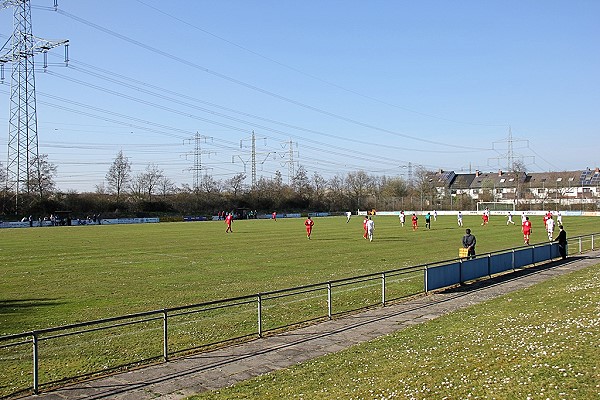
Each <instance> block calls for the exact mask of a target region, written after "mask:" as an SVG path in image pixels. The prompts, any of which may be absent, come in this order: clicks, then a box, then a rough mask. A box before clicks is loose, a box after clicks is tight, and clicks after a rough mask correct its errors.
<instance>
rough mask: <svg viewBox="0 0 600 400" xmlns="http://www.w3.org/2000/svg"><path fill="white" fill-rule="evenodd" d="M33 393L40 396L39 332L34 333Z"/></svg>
mask: <svg viewBox="0 0 600 400" xmlns="http://www.w3.org/2000/svg"><path fill="white" fill-rule="evenodd" d="M32 342H33V393H34V394H38V393H39V390H38V385H39V374H38V373H39V371H38V367H39V359H38V343H39V342H38V334H37V332H35V331H34V332H33V340H32Z"/></svg>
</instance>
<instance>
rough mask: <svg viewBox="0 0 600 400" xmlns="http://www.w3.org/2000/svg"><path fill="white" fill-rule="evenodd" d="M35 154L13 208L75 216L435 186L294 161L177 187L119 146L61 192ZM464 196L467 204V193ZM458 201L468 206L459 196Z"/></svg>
mask: <svg viewBox="0 0 600 400" xmlns="http://www.w3.org/2000/svg"><path fill="white" fill-rule="evenodd" d="M41 159H42V160H43V163H42V164H43V168H44V174H43V175H44V177H45V178H44V179H45V184H44V190H43V191H41V192H39V193H37V192H35V191H32V192H31V194H30V195H21V200H22V201H21V205H22V209H21V210H19V214H22V215H29V214H35V215H46V214H50V213H52V212H54V211H57V210H69V211H72V212H73V213H74V216H81V215H86V214H96V213H102V215H103V216H105V217H108V216H125V215H141V214H144V215H148V214H151V213H162V214H173V215H183V214H193V215H212V214H214V213H216V212H218V211H220V210H231V209H235V208H248V209H252V210H258V211H262V212H272V211H273V210H278V211H280V212H292V211H296V212H297V211H347V210H355V209H373V208H375V209H378V208H379V209H421V208H424V207H431V206H434V204H435V203H436V201H437V197H436V195H435V193H436V192H435V189H434V188H433V186H432V185H431V184H430V182H428V180H427V179H426V178H425V177H426V171H418V172H417V173H416V174H415V176H416V179H415V182H414V184H413V185H409V184H408V182H406V181H405V180H404V179H402V178H400V177H387V176H375V175H370V174H368V173H366V172H365V171H355V172H350V173H347V174H346V175H336V176H334V177H332V178H330V179H326V178H325V177H323V176H322V175H320V174H319V173H314V174H313V175H312V176H309V174H308V172H307V171H306V169H305V168H304V167H302V166H299V168H297V171H296V173H295V175H294V176H293V177H291V179H290V181H289V183H285V182H284V181H283V178H282V174H281V173H280V172H279V171H277V172H276V174H275V177H274V178H260V179H258V181H257V182H256V185H255V186H253V187H250V186H248V185H246V184H245V181H246V175H245V174H243V173H239V174H236V175H234V176H233V177H231V178H229V179H226V180H223V181H220V180H215V179H214V178H213V177H212V176H210V175H205V176H204V177H203V178H202V179H201V182H200V183H199V185H198V187H197V188H192V187H190V186H189V185H183V186H179V187H178V186H177V185H176V184H175V183H174V182H173V181H171V180H170V179H169V178H168V177H166V176H165V175H164V172H163V170H161V169H160V168H159V167H158V166H156V165H154V164H150V165H148V166H147V167H146V169H145V170H144V171H143V172H141V173H139V174H137V175H134V174H132V168H131V167H132V166H131V162H130V161H129V159H128V158H127V157H126V156H125V155H124V154H123V152H119V153H118V154H117V156H116V157H115V159H114V161H113V163H112V164H111V166H110V168H109V170H108V171H107V173H106V177H105V181H104V182H103V183H102V184H100V185H97V186H96V191H95V192H94V193H76V192H67V193H63V192H60V191H59V190H57V189H56V187H55V185H54V180H53V177H54V175H55V173H56V167H55V166H54V165H52V164H51V163H49V162H48V161H47V158H46V156H42V158H41ZM0 178H2V177H0ZM27 196H28V197H27ZM10 198H11V194H10V193H7V192H6V191H5V193H4V196H3V201H4V204H3V210H4V213H5V215H11V214H14V213H15V212H14V211H15V210H14V206H13V205H12V203H11V200H10ZM24 199H27V201H23V200H24ZM468 203H469V207H470V206H471V200H470V199H468ZM457 206H458V204H457ZM461 207H463V208H465V209H466V208H469V207H467V205H466V204H464V205H462V204H461ZM438 208H441V207H438Z"/></svg>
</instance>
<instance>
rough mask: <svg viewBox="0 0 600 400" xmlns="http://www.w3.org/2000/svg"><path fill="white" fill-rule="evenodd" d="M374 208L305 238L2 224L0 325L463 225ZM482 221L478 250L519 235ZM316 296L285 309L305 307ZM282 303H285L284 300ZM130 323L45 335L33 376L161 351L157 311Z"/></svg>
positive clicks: (27, 355)
mask: <svg viewBox="0 0 600 400" xmlns="http://www.w3.org/2000/svg"><path fill="white" fill-rule="evenodd" d="M374 219H375V239H374V241H373V242H368V241H366V240H364V239H363V238H362V218H357V217H353V219H352V220H351V221H350V223H346V219H345V218H344V217H327V218H315V227H314V230H313V238H312V240H307V238H306V236H305V230H304V225H303V222H304V220H303V219H279V220H278V221H276V222H275V221H271V220H252V221H235V222H234V224H233V230H234V233H233V234H226V233H225V224H224V223H223V222H191V223H164V224H146V225H118V226H107V225H102V226H82V227H45V228H21V229H3V230H0V249H1V250H2V254H3V259H2V266H1V268H0V277H1V279H0V335H6V334H11V333H20V332H24V331H29V330H34V329H42V328H47V327H51V326H59V325H65V324H71V323H75V322H82V321H89V320H94V319H101V318H107V317H112V316H119V315H124V314H130V313H134V312H141V311H149V310H156V309H161V308H165V307H175V306H182V305H187V304H194V303H201V302H205V301H210V300H215V299H223V298H228V297H234V296H241V295H251V294H254V293H258V292H265V291H269V290H275V289H282V288H289V287H293V286H298V285H304V284H311V283H318V282H324V281H328V280H333V279H340V278H346V277H351V276H356V275H363V274H367V273H376V272H381V271H384V270H391V269H396V268H401V267H405V266H410V265H416V264H421V263H425V262H435V261H440V260H444V259H450V258H455V257H456V255H457V248H458V247H459V246H460V239H461V237H462V235H463V234H464V228H459V227H457V226H456V220H455V218H454V217H450V216H447V217H438V221H437V222H434V223H433V229H431V230H425V229H423V227H421V228H420V229H419V230H418V231H412V229H411V228H410V227H408V226H405V227H404V228H402V227H400V224H399V222H398V219H397V218H396V217H385V216H376V217H374ZM479 223H480V219H479V218H478V217H474V216H473V217H469V216H467V217H465V227H471V228H472V230H473V233H474V234H475V235H476V236H477V240H478V245H477V251H478V253H483V252H486V251H494V250H498V249H504V248H510V247H514V246H519V245H521V243H522V235H521V233H520V228H519V227H518V226H513V225H511V226H506V223H505V220H504V219H503V218H500V217H498V218H492V220H491V224H490V225H489V226H487V227H482V226H480V225H479ZM542 225H543V224H542V221H541V218H540V221H534V232H533V237H532V243H535V242H543V241H545V240H547V237H546V235H545V233H544V232H543V231H542ZM565 227H566V229H567V231H568V234H569V235H570V236H575V235H579V234H585V233H591V232H597V231H598V229H597V228H598V220H595V219H584V218H568V219H565ZM407 284H410V285H414V286H415V288H411V290H413V289H414V291H412V293H415V291H417V292H418V291H419V290H422V276H415V279H414V281H413V282H412V283H407ZM416 286H419V287H416ZM353 293H354V294H355V295H356V297H357V299H354V300H356V301H355V302H354V304H360V301H361V300H362V298H361V296H362V293H360V292H358V291H354V292H353ZM351 300H352V299H351ZM354 300H352V301H354ZM319 301H322V300H320V299H318V298H317V299H314V301H313V300H311V301H310V302H309V303H308V304H307V305H306V306H303V307H298V308H297V309H294V310H290V311H289V314H292V313H297V314H300V313H305V312H307V311H308V312H311V310H314V308H315V304H316V303H317V302H319ZM371 304H373V303H371ZM279 308H280V311H282V312H284V313H285V312H287V309H286V308H285V305H284V306H281V305H279ZM321 310H322V308H321ZM255 311H256V309H255V306H254V305H251V306H248V308H247V309H241V308H240V310H239V312H237V311H236V314H235V315H234V316H233V317H232V318H230V319H229V320H226V321H223V317H222V316H221V317H215V319H211V317H210V314H203V315H204V316H203V318H202V321H201V323H202V324H210V327H211V329H210V331H211V332H215V331H216V332H225V333H227V334H230V333H232V332H231V331H232V330H236V332H234V333H235V334H237V330H238V329H239V335H242V336H243V335H245V334H249V332H250V333H251V332H253V331H255V330H256V319H255V317H254V316H252V314H255ZM245 313H246V314H245ZM248 315H249V316H248ZM302 315H304V314H302ZM321 315H322V314H321ZM291 316H292V317H294V318H295V317H298V318H297V319H295V320H296V321H299V320H302V317H301V316H298V315H291ZM284 317H287V315H286V316H283V317H282V316H278V317H277V318H284ZM309 317H310V315H309ZM284 322H285V321H284ZM225 323H228V324H225ZM199 324H200V322H197V321H191V320H185V319H184V318H182V319H181V320H180V321H178V323H177V324H173V325H172V329H171V331H172V332H173V334H172V335H173V338H172V339H170V345H171V348H174V349H175V350H178V349H179V348H181V349H185V348H190V346H192V347H193V346H201V345H204V344H206V343H214V342H215V340H216V341H218V340H220V339H221V338H220V337H206V335H209V334H208V333H206V331H207V330H206V329H203V326H201V325H199ZM279 326H281V324H280V325H279ZM267 328H268V327H267ZM139 329H140V328H139V327H138V333H136V334H132V333H128V332H125V333H123V332H111V331H104V332H106V333H104V332H103V333H102V335H99V336H98V335H97V336H92V335H91V334H82V335H79V336H77V337H75V338H73V339H72V340H71V341H69V340H67V339H64V340H62V339H56V340H52V341H51V342H46V343H47V344H44V346H43V347H42V348H41V350H40V351H41V353H40V357H41V359H42V360H43V363H42V365H41V368H42V370H43V371H42V373H41V376H40V379H41V381H42V382H53V381H55V380H60V379H63V378H64V377H69V376H74V374H75V375H77V374H87V373H90V372H93V371H99V370H102V369H105V368H109V367H110V366H112V365H124V364H126V363H128V362H136V361H139V360H142V359H145V358H149V357H150V358H151V357H155V356H156V355H157V354H161V352H160V350H161V349H160V333H161V326H160V323H154V324H153V323H148V324H147V327H146V328H142V329H141V331H140V330H139ZM148 343H152V345H148ZM152 346H154V347H152ZM84 354H85V355H84ZM115 354H118V355H119V357H116V356H115ZM30 359H31V349H30V347H29V346H23V348H22V349H21V350H20V351H19V353H14V354H13V353H9V354H8V355H4V356H2V355H0V363H2V364H1V365H0V395H2V394H3V393H6V392H7V391H8V392H9V393H10V392H11V390H14V389H15V388H18V387H27V385H28V384H30V382H31V377H30V376H29V375H28V374H29V372H28V371H31V367H30V365H29V364H30V363H31V360H30ZM20 360H21V361H20ZM19 364H21V365H19ZM6 365H10V366H11V367H10V368H9V367H6ZM14 365H17V366H18V367H19V368H15V367H14ZM23 371H25V372H27V374H23ZM8 383H10V385H9V384H8ZM23 385H25V386H23Z"/></svg>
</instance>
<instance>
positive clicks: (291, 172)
mask: <svg viewBox="0 0 600 400" xmlns="http://www.w3.org/2000/svg"><path fill="white" fill-rule="evenodd" d="M285 146H287V147H288V151H287V158H288V160H287V161H286V162H284V163H283V164H282V166H283V165H285V164H287V166H288V185H291V184H292V180H293V179H294V176H295V175H296V161H294V142H293V141H292V139H290V140H289V141H288V142H284V143H283V144H282V147H285ZM296 148H298V143H296ZM295 153H296V154H297V153H298V151H297V150H296V151H295ZM285 156H286V154H282V155H281V157H282V158H283V157H285Z"/></svg>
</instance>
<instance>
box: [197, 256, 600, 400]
mask: <svg viewBox="0 0 600 400" xmlns="http://www.w3.org/2000/svg"><path fill="white" fill-rule="evenodd" d="M599 299H600V264H599V265H596V266H593V267H589V268H587V269H585V270H582V271H578V272H575V273H572V274H569V275H565V276H561V277H559V278H555V279H553V280H550V281H547V282H544V283H541V284H538V285H536V286H533V287H531V288H528V289H525V290H522V291H519V292H515V293H512V294H509V295H506V296H503V297H501V298H497V299H494V300H491V301H488V302H486V303H484V304H480V305H476V306H473V307H470V308H468V309H466V310H463V311H459V312H455V313H452V314H449V315H447V316H444V317H441V318H438V319H435V320H432V321H429V322H427V323H424V324H420V325H415V326H412V327H410V328H407V329H405V330H403V331H400V332H397V333H395V334H392V335H388V336H385V337H382V338H380V339H377V340H373V341H371V342H368V343H363V344H360V345H357V346H354V347H351V348H350V349H348V350H345V351H342V352H339V353H336V354H333V355H329V356H325V357H320V358H317V359H315V360H312V361H310V362H306V363H303V364H301V365H297V366H294V367H291V368H288V369H285V370H282V371H278V372H274V373H270V374H267V375H263V376H260V377H258V378H255V379H251V380H248V381H245V382H242V383H240V384H238V385H235V386H233V387H231V388H226V389H222V390H219V391H212V392H206V393H203V394H199V395H197V396H193V397H190V398H189V400H202V399H213V400H219V399H305V400H308V399H499V400H500V399H598V398H600V346H598V344H599V343H600V311H599V307H600V302H599Z"/></svg>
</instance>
